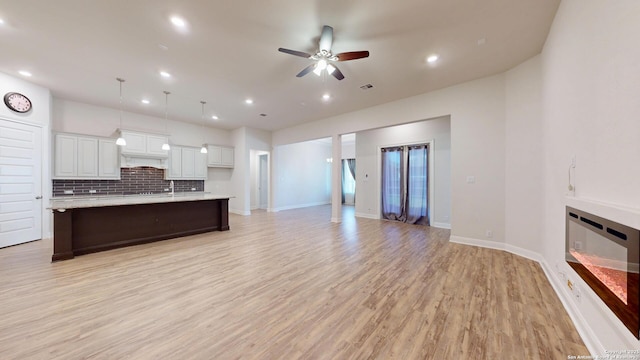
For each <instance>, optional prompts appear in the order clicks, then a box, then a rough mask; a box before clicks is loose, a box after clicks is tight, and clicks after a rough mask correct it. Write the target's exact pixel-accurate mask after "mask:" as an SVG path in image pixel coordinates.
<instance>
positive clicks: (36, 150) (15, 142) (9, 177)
mask: <svg viewBox="0 0 640 360" xmlns="http://www.w3.org/2000/svg"><path fill="white" fill-rule="evenodd" d="M41 154H42V129H41V128H40V127H38V126H33V125H27V124H22V123H17V122H13V121H8V120H3V119H0V248H2V247H6V246H11V245H17V244H21V243H25V242H29V241H33V240H39V239H41V238H42V193H41V192H42V155H41Z"/></svg>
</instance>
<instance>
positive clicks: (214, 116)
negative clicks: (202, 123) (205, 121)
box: [211, 115, 220, 120]
mask: <svg viewBox="0 0 640 360" xmlns="http://www.w3.org/2000/svg"><path fill="white" fill-rule="evenodd" d="M211 118H212V119H213V120H218V119H220V118H219V117H217V116H216V115H213V116H212V117H211Z"/></svg>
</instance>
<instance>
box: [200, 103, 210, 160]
mask: <svg viewBox="0 0 640 360" xmlns="http://www.w3.org/2000/svg"><path fill="white" fill-rule="evenodd" d="M206 103H207V102H206V101H204V100H203V101H200V104H202V141H203V143H202V147H201V148H200V152H201V153H202V154H206V153H207V152H208V151H207V144H205V143H204V104H206Z"/></svg>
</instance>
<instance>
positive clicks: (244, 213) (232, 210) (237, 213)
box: [229, 209, 251, 216]
mask: <svg viewBox="0 0 640 360" xmlns="http://www.w3.org/2000/svg"><path fill="white" fill-rule="evenodd" d="M229 212H230V213H232V214H236V215H242V216H248V215H251V211H244V210H236V209H229Z"/></svg>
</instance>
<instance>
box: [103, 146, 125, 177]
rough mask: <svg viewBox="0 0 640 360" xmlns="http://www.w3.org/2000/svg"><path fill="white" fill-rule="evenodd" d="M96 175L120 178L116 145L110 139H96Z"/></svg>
mask: <svg viewBox="0 0 640 360" xmlns="http://www.w3.org/2000/svg"><path fill="white" fill-rule="evenodd" d="M98 176H99V177H101V178H110V179H120V163H119V156H118V145H116V141H115V140H112V139H100V140H98Z"/></svg>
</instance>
